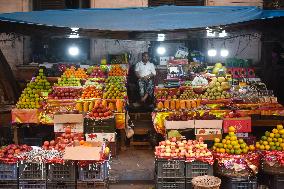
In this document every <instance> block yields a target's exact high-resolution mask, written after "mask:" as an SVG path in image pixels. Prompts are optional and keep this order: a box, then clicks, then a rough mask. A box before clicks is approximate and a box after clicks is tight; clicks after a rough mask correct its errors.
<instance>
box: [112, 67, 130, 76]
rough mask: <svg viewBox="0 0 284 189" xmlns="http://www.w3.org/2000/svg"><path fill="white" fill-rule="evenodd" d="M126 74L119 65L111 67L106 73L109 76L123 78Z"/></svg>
mask: <svg viewBox="0 0 284 189" xmlns="http://www.w3.org/2000/svg"><path fill="white" fill-rule="evenodd" d="M126 74H127V73H126V70H125V69H123V68H122V67H121V66H120V65H114V66H112V67H111V69H110V71H109V73H108V75H109V76H125V75H126Z"/></svg>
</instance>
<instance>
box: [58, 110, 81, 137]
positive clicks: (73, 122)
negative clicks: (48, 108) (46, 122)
mask: <svg viewBox="0 0 284 189" xmlns="http://www.w3.org/2000/svg"><path fill="white" fill-rule="evenodd" d="M53 122H54V132H64V131H65V128H66V127H70V128H71V132H74V133H83V132H84V127H83V123H84V119H83V115H82V114H59V115H54V120H53Z"/></svg>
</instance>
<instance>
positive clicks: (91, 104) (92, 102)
mask: <svg viewBox="0 0 284 189" xmlns="http://www.w3.org/2000/svg"><path fill="white" fill-rule="evenodd" d="M94 105H95V103H94V101H91V102H90V104H89V111H92V110H93V109H94Z"/></svg>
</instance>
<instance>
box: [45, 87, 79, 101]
mask: <svg viewBox="0 0 284 189" xmlns="http://www.w3.org/2000/svg"><path fill="white" fill-rule="evenodd" d="M81 93H82V88H81V87H54V88H53V93H52V94H50V95H49V98H51V99H77V98H79V97H80V96H81Z"/></svg>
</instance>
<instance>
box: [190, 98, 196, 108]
mask: <svg viewBox="0 0 284 189" xmlns="http://www.w3.org/2000/svg"><path fill="white" fill-rule="evenodd" d="M191 107H192V108H196V107H197V104H196V101H195V100H192V101H191Z"/></svg>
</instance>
